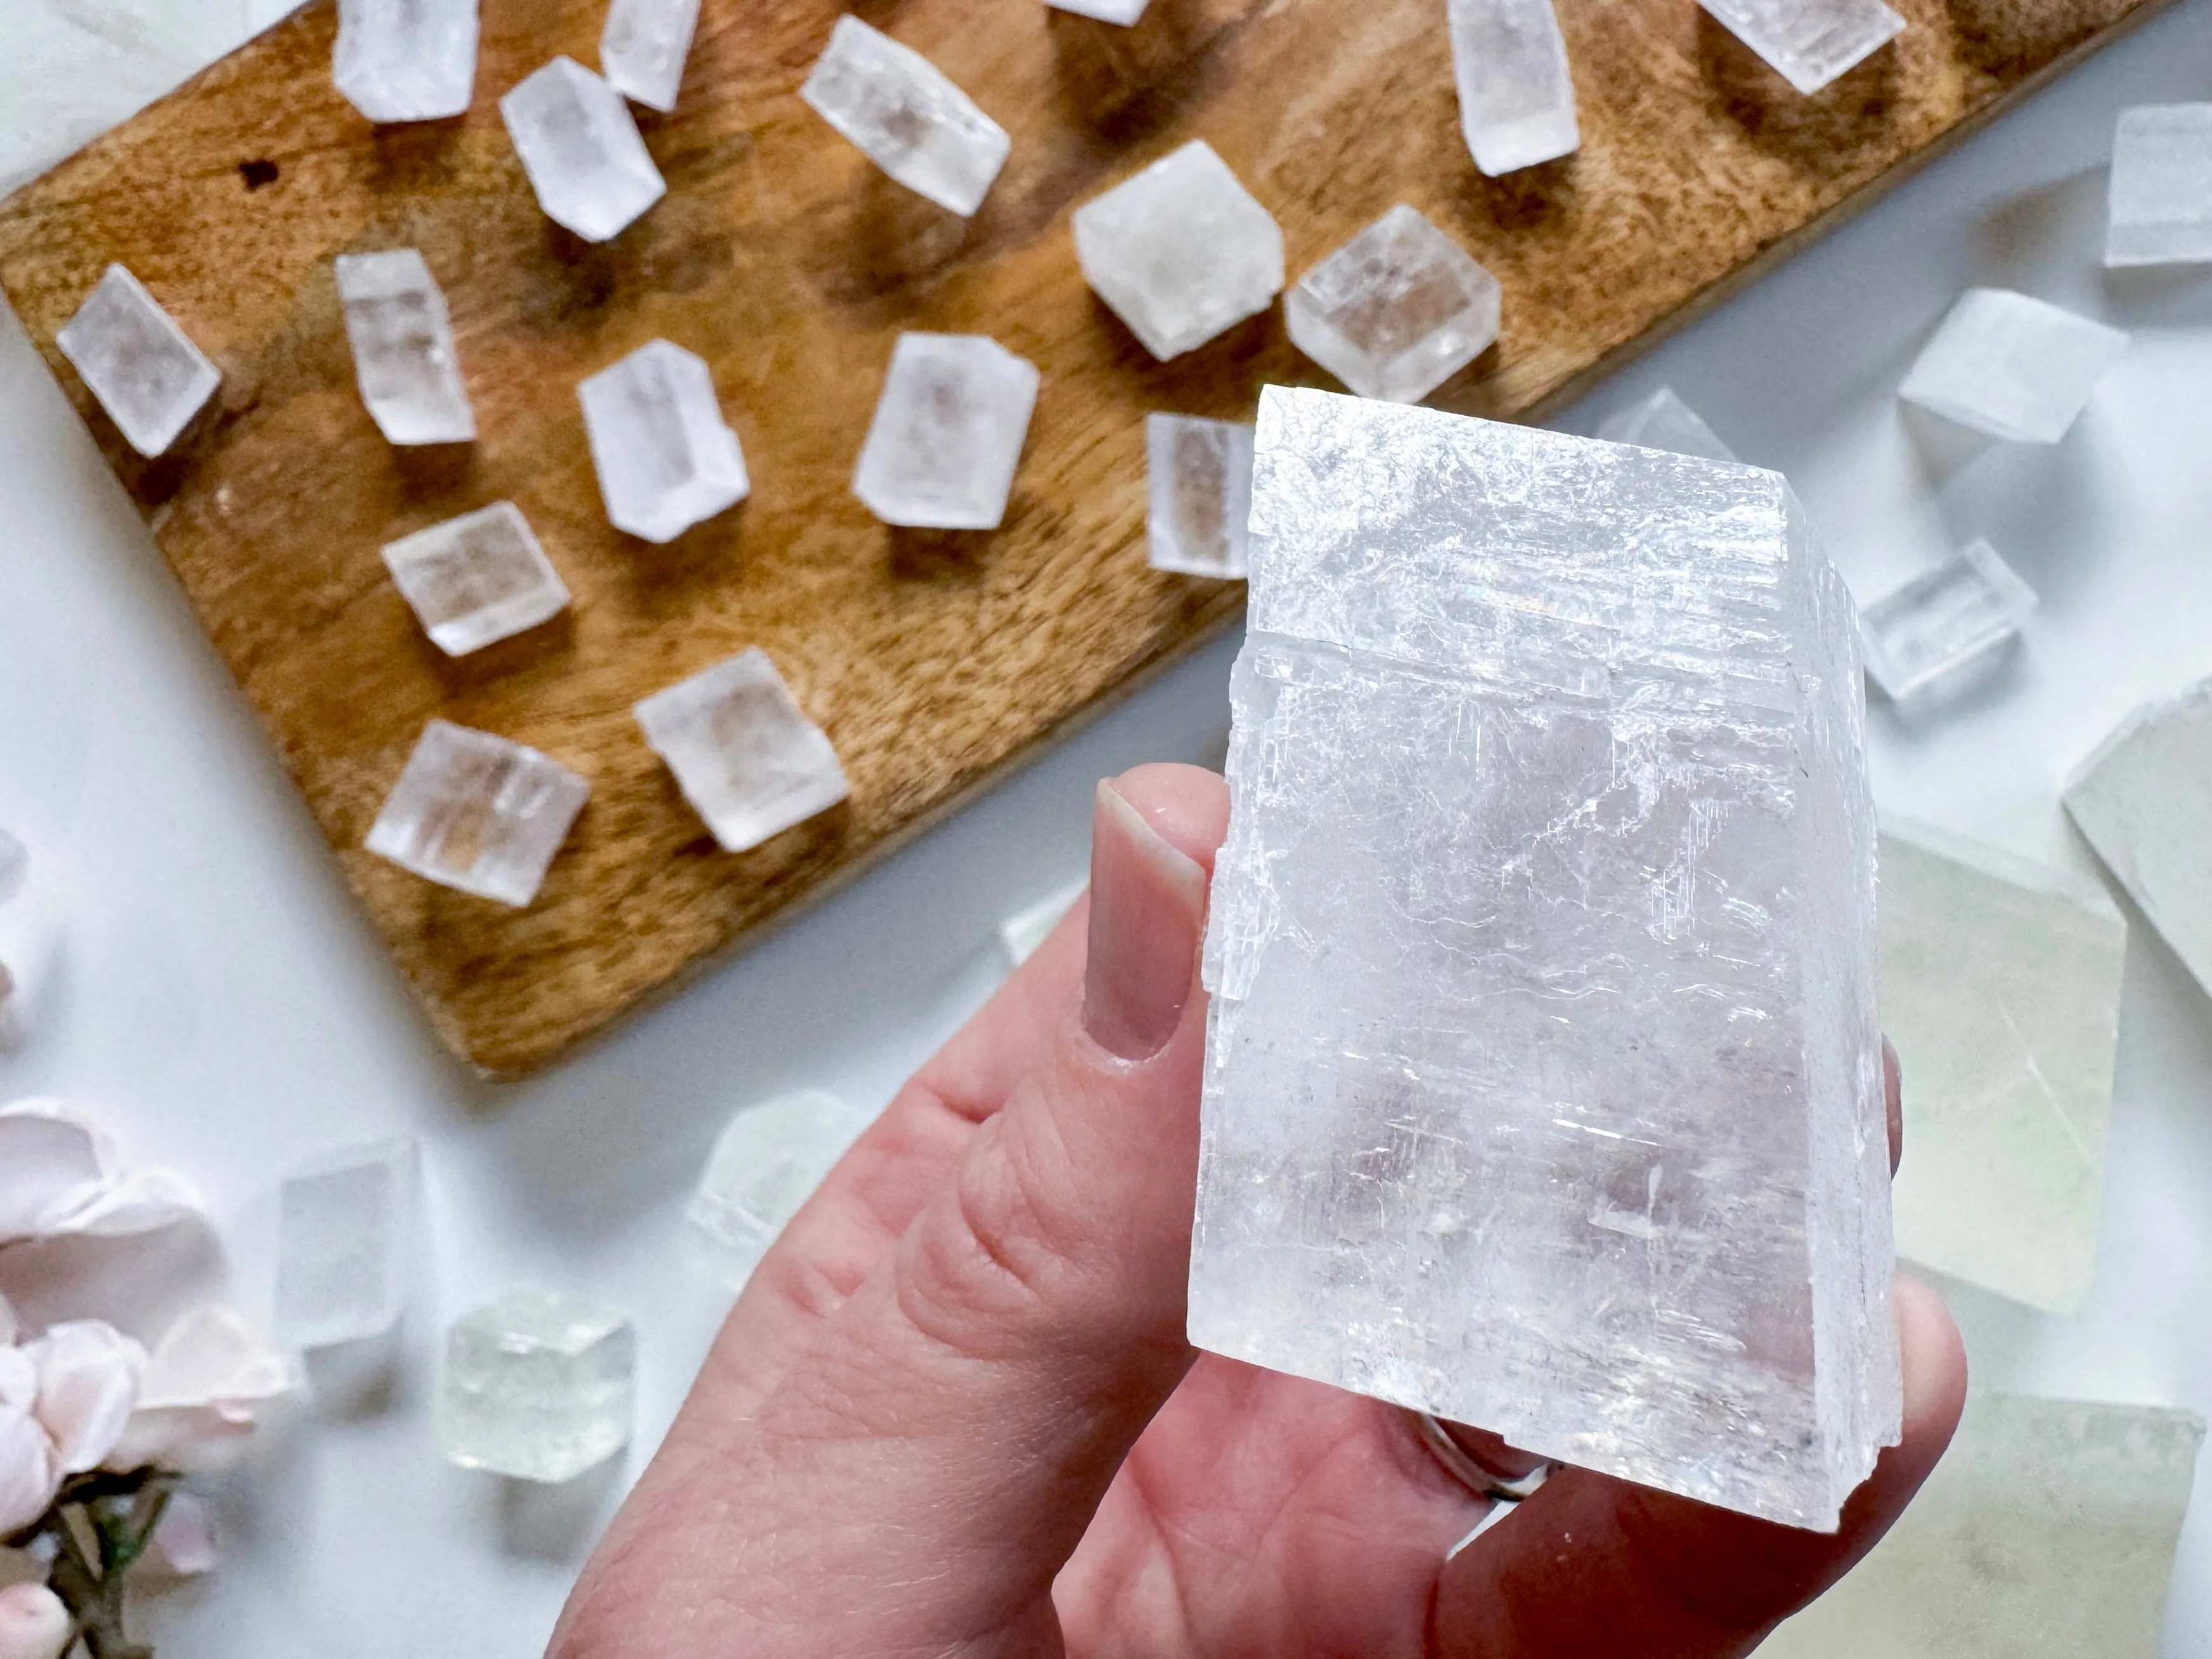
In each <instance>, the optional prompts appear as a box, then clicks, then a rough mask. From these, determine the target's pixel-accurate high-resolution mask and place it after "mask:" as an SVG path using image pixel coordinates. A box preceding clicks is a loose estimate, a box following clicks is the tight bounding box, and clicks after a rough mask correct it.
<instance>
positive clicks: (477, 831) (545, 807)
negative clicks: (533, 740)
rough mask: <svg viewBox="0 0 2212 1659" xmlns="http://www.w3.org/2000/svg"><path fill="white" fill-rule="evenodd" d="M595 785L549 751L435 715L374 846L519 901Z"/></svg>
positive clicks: (480, 892)
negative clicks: (541, 752) (554, 757)
mask: <svg viewBox="0 0 2212 1659" xmlns="http://www.w3.org/2000/svg"><path fill="white" fill-rule="evenodd" d="M591 793H592V787H591V785H590V784H589V783H587V782H586V781H584V780H583V779H582V778H580V777H579V776H577V775H576V774H575V773H574V772H571V771H570V770H569V769H568V768H567V767H565V766H563V765H562V764H561V763H559V762H558V761H556V760H555V759H553V758H552V757H550V756H549V755H544V754H540V753H539V752H538V750H535V749H532V748H529V747H527V746H526V745H525V744H519V743H510V742H508V741H507V739H506V738H499V737H494V736H493V735H492V734H491V733H490V732H476V731H471V729H470V728H469V727H467V726H455V725H453V723H452V722H451V721H449V720H432V721H431V722H430V723H429V724H428V726H424V727H423V728H422V738H421V740H420V741H419V742H417V743H416V745H415V752H414V753H413V755H411V756H410V757H409V758H408V762H407V767H406V769H405V770H404V771H403V772H402V773H401V774H400V775H399V781H398V783H397V784H395V785H393V786H392V793H391V794H390V795H389V796H387V797H386V799H385V803H384V810H383V811H381V812H380V813H379V814H378V815H377V819H376V823H375V825H374V828H372V829H370V830H369V832H368V850H369V851H370V852H372V853H374V854H377V855H378V856H379V857H380V858H387V859H390V860H392V862H393V863H394V864H397V865H398V866H401V867H402V868H404V869H408V870H411V871H413V872H415V873H416V875H418V876H421V877H422V878H424V879H425V880H428V881H435V882H436V883H438V884H440V885H441V886H446V887H452V888H454V889H457V890H459V891H461V892H464V893H473V894H475V895H477V896H478V897H480V898H488V899H495V900H497V901H498V902H500V903H501V904H511V905H515V906H517V907H520V906H522V905H526V904H528V903H529V902H531V900H532V899H534V898H536V897H537V896H538V888H539V886H540V885H541V884H543V883H544V879H545V871H546V867H547V866H549V865H550V864H551V863H552V862H553V855H554V854H556V853H558V852H559V851H560V850H561V843H562V842H564V841H566V840H567V839H568V829H569V826H570V825H571V824H573V823H575V821H576V815H577V814H578V813H579V812H580V811H583V810H584V803H585V801H586V799H589V797H590V795H591Z"/></svg>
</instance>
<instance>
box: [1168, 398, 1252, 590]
mask: <svg viewBox="0 0 2212 1659" xmlns="http://www.w3.org/2000/svg"><path fill="white" fill-rule="evenodd" d="M1145 457H1146V482H1147V486H1148V489H1149V493H1150V495H1151V498H1152V502H1151V510H1150V511H1149V512H1148V513H1146V520H1145V533H1146V542H1147V544H1148V545H1149V548H1150V558H1151V562H1152V568H1153V569H1155V570H1172V571H1175V572H1176V573H1178V574H1182V575H1186V576H1217V577H1219V578H1221V579H1222V580H1226V581H1241V580H1243V576H1244V520H1245V519H1246V518H1247V516H1249V513H1251V510H1252V428H1250V427H1249V426H1241V425H1239V424H1237V422H1234V421H1204V420H1200V419H1199V418H1198V417H1197V416H1191V415H1147V416H1145Z"/></svg>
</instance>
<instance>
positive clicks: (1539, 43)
mask: <svg viewBox="0 0 2212 1659" xmlns="http://www.w3.org/2000/svg"><path fill="white" fill-rule="evenodd" d="M1451 46H1452V73H1453V76H1454V77H1455V79H1456V80H1457V81H1458V82H1459V124H1460V129H1461V131H1463V132H1464V133H1465V134H1466V135H1467V147H1468V150H1469V151H1471V152H1472V153H1473V155H1474V164H1475V166H1476V167H1480V169H1481V170H1482V171H1483V172H1484V173H1486V174H1488V175H1489V176H1490V177H1492V178H1493V179H1494V178H1496V177H1497V176H1498V174H1499V173H1512V172H1515V171H1516V170H1517V169H1519V168H1521V167H1534V166H1535V165H1536V164H1537V163H1538V162H1539V161H1557V160H1558V159H1559V157H1560V156H1562V155H1571V154H1572V153H1573V152H1574V151H1575V150H1577V149H1580V148H1581V146H1582V142H1583V139H1582V129H1581V127H1580V126H1579V125H1577V122H1576V119H1575V82H1574V76H1572V75H1571V74H1570V73H1569V72H1568V69H1567V42H1566V38H1565V36H1564V35H1562V34H1561V33H1559V18H1558V16H1557V15H1554V13H1553V10H1552V0H1451ZM1346 384H1347V385H1348V384H1350V382H1348V381H1347V382H1346ZM1402 401H1405V402H1408V403H1410V402H1412V401H1413V399H1411V398H1407V399H1403V400H1402Z"/></svg>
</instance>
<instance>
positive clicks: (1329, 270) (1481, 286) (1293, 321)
mask: <svg viewBox="0 0 2212 1659" xmlns="http://www.w3.org/2000/svg"><path fill="white" fill-rule="evenodd" d="M1283 320H1284V322H1285V324H1286V325H1288V327H1289V329H1290V334H1291V341H1292V342H1293V343H1295V344H1296V345H1297V348H1298V349H1299V350H1301V351H1303V352H1304V353H1305V354H1306V356H1309V357H1310V358H1312V359H1313V360H1314V361H1315V362H1317V363H1319V364H1320V365H1321V366H1322V368H1325V369H1327V370H1328V372H1329V373H1330V374H1334V375H1335V376H1336V378H1337V379H1338V380H1341V381H1343V382H1344V383H1345V385H1346V386H1350V387H1351V388H1352V390H1353V391H1354V392H1358V394H1359V395H1360V396H1361V397H1363V398H1386V399H1388V400H1389V401H1390V402H1392V403H1401V404H1417V403H1419V402H1420V400H1421V399H1422V398H1425V397H1427V396H1428V395H1429V393H1431V392H1433V391H1435V390H1436V389H1437V387H1438V386H1442V385H1443V383H1444V382H1445V381H1446V380H1449V379H1450V378H1451V377H1452V376H1453V375H1455V374H1457V373H1459V371H1460V370H1461V369H1462V368H1466V367H1467V366H1468V364H1469V363H1471V362H1474V360H1475V359H1476V358H1477V357H1479V356H1481V355H1482V353H1483V351H1484V350H1485V349H1486V348H1487V347H1488V346H1489V344H1490V343H1491V342H1492V340H1494V339H1496V338H1497V337H1498V279H1497V278H1496V277H1495V276H1492V275H1491V274H1490V273H1489V272H1488V271H1486V270H1484V269H1483V268H1482V267H1481V266H1480V265H1479V264H1476V263H1475V262H1474V259H1473V258H1470V257H1469V255H1468V252H1467V250H1466V249H1464V248H1462V246H1460V245H1459V244H1458V243H1456V242H1455V241H1453V240H1452V239H1451V238H1450V237H1449V236H1447V235H1445V234H1443V232H1442V231H1440V230H1438V229H1437V228H1436V227H1435V226H1434V225H1432V224H1431V223H1430V222H1428V221H1427V220H1426V219H1424V218H1423V217H1422V216H1420V215H1419V214H1418V213H1416V212H1415V211H1414V210H1413V209H1412V208H1409V207H1407V206H1406V205H1405V204H1403V203H1402V202H1401V203H1400V204H1398V205H1397V206H1396V207H1394V208H1392V209H1391V210H1389V212H1388V213H1386V214H1384V215H1383V216H1382V217H1381V218H1380V219H1377V220H1376V222H1374V223H1373V224H1371V225H1370V226H1368V227H1367V228H1366V229H1364V230H1363V231H1361V232H1360V233H1359V234H1358V235H1357V236H1355V237H1353V238H1352V240H1350V241H1348V242H1346V244H1345V245H1344V246H1342V247H1340V248H1339V249H1337V251H1336V252H1334V253H1332V254H1330V255H1329V256H1328V258H1326V259H1324V260H1322V262H1321V263H1320V264H1317V265H1316V266H1315V267H1314V268H1313V269H1312V270H1310V271H1308V272H1306V274H1305V275H1304V276H1301V277H1300V278H1298V281H1297V286H1296V287H1295V288H1293V289H1291V291H1290V293H1289V295H1286V296H1285V299H1284V301H1283Z"/></svg>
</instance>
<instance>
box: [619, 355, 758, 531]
mask: <svg viewBox="0 0 2212 1659" xmlns="http://www.w3.org/2000/svg"><path fill="white" fill-rule="evenodd" d="M576 391H577V395H578V396H579V397H580V398H581V399H582V400H583V404H584V425H585V428H586V431H587V432H588V433H589V435H590V438H591V444H592V465H594V466H595V467H596V468H597V469H598V471H599V493H600V495H602V496H604V497H605V501H606V504H607V518H608V520H610V521H611V523H612V524H613V525H614V526H615V528H616V529H617V530H626V531H628V532H629V533H630V534H631V535H633V536H638V537H642V538H644V539H645V540H647V541H649V542H671V541H673V540H674V539H675V538H677V537H678V536H680V535H682V534H683V533H684V532H685V531H687V530H689V529H690V528H691V526H694V525H696V524H701V523H703V522H704V521H705V520H708V519H711V518H713V517H714V515H715V514H717V513H726V512H727V511H728V510H729V509H730V508H731V507H735V506H736V505H737V504H738V502H739V501H743V500H744V498H745V496H746V495H748V494H749V493H750V490H751V489H752V483H751V480H750V479H749V478H748V477H746V475H745V457H744V450H743V449H742V448H740V447H738V435H737V434H736V433H734V432H732V431H731V430H730V428H729V425H728V423H727V422H725V421H724V420H723V419H722V407H721V404H720V400H719V399H718V398H716V397H715V395H714V371H713V370H711V369H709V368H708V367H707V364H706V361H705V360H704V359H703V358H701V357H699V356H696V355H694V354H693V353H691V352H689V351H686V350H684V348H683V347H681V346H678V345H671V344H670V343H668V342H667V341H665V340H653V341H650V342H648V343H646V344H644V345H642V346H640V347H639V348H638V349H636V350H635V351H633V352H631V353H630V355H629V356H627V357H625V358H623V360H622V361H621V362H618V363H617V364H616V365H615V366H614V367H613V368H609V369H605V370H603V371H602V372H600V373H599V374H594V375H593V376H592V378H591V379H590V380H586V381H585V382H584V383H583V384H582V385H581V386H578V387H577V388H576Z"/></svg>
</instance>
